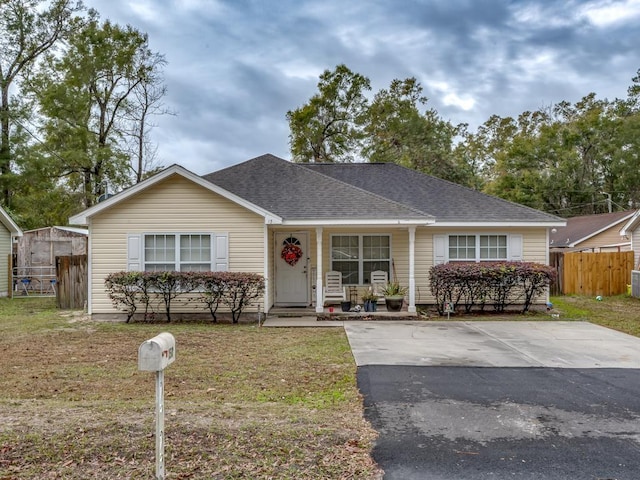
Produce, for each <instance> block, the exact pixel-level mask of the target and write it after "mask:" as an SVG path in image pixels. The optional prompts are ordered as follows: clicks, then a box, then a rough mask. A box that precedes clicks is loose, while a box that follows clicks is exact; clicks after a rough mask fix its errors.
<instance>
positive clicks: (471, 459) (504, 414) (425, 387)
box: [345, 322, 640, 480]
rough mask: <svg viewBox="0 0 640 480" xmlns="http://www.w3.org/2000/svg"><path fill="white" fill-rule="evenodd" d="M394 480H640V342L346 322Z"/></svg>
mask: <svg viewBox="0 0 640 480" xmlns="http://www.w3.org/2000/svg"><path fill="white" fill-rule="evenodd" d="M345 330H346V332H347V335H348V338H349V342H350V344H351V346H352V350H353V354H354V357H355V359H356V362H357V364H358V386H359V388H360V391H361V392H362V394H363V396H364V403H365V415H366V416H367V418H368V419H369V421H370V422H371V423H372V425H373V426H374V428H376V430H377V431H378V432H379V434H380V436H379V438H378V440H377V443H376V446H375V448H374V451H373V456H374V459H375V460H376V461H377V462H378V463H379V464H380V466H381V467H382V468H383V469H384V470H385V476H384V478H385V480H394V479H402V480H411V479H429V480H439V479H448V480H454V479H455V480H472V479H473V480H477V479H507V478H509V479H512V478H518V479H531V480H533V479H536V480H569V479H572V480H573V479H578V478H579V479H591V480H613V479H615V480H636V479H638V478H640V339H638V338H635V337H631V336H628V335H624V334H621V333H618V332H614V331H612V330H609V329H605V328H602V327H598V326H595V325H591V324H589V323H586V322H433V323H425V322H357V323H356V322H346V323H345Z"/></svg>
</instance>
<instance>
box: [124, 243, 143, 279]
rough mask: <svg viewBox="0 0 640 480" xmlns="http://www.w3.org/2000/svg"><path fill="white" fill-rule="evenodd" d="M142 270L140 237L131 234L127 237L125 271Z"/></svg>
mask: <svg viewBox="0 0 640 480" xmlns="http://www.w3.org/2000/svg"><path fill="white" fill-rule="evenodd" d="M141 270H142V235H140V234H139V233H135V234H133V233H131V234H129V235H128V237H127V271H128V272H139V271H141Z"/></svg>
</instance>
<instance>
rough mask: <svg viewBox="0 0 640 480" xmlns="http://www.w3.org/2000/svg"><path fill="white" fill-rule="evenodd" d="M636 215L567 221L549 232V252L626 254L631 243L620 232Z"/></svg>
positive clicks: (615, 213) (622, 214) (612, 214)
mask: <svg viewBox="0 0 640 480" xmlns="http://www.w3.org/2000/svg"><path fill="white" fill-rule="evenodd" d="M634 212H635V211H633V210H632V211H626V212H613V213H599V214H595V215H582V216H579V217H571V218H567V225H566V226H564V227H556V228H553V229H551V234H550V235H549V248H550V249H551V251H552V252H554V251H555V252H625V251H629V250H631V241H630V239H629V238H626V237H625V236H624V234H622V233H621V231H620V230H621V228H622V227H623V226H624V224H625V223H626V222H627V221H628V220H629V219H630V218H631V217H632V216H633V214H634Z"/></svg>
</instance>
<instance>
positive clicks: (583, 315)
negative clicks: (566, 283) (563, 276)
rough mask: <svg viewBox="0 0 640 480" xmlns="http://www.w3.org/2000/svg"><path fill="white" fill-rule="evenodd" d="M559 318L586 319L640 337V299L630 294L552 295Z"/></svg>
mask: <svg viewBox="0 0 640 480" xmlns="http://www.w3.org/2000/svg"><path fill="white" fill-rule="evenodd" d="M551 302H552V303H553V306H554V310H557V311H558V312H559V318H558V320H585V321H589V322H591V323H595V324H598V325H602V326H603V327H608V328H612V329H614V330H618V331H620V332H624V333H628V334H629V335H634V336H636V337H640V299H638V298H633V297H630V296H628V295H616V296H613V297H603V298H602V300H600V301H599V300H596V298H595V297H581V296H574V295H570V296H563V297H552V298H551Z"/></svg>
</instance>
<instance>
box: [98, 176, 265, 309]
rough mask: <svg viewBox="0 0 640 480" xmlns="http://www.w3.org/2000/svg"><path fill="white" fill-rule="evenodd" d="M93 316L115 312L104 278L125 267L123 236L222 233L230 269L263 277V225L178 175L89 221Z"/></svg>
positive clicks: (252, 214) (258, 219) (229, 202)
mask: <svg viewBox="0 0 640 480" xmlns="http://www.w3.org/2000/svg"><path fill="white" fill-rule="evenodd" d="M90 228H91V237H90V238H91V248H90V251H91V262H92V271H91V294H92V301H91V303H92V313H116V311H115V310H114V309H113V306H112V305H111V302H110V301H109V299H108V298H107V296H106V292H105V290H104V279H105V277H106V276H107V275H108V274H109V273H111V272H116V271H122V270H126V268H127V235H128V234H135V233H226V234H228V236H229V237H228V240H229V270H230V271H234V272H253V273H259V274H261V275H262V274H264V271H263V270H264V260H263V259H264V234H263V231H264V228H265V226H264V220H263V218H262V217H261V216H259V215H256V214H255V213H252V212H250V211H249V210H247V209H245V208H244V207H241V206H240V205H238V204H236V203H234V202H231V201H229V200H227V199H225V198H224V197H222V196H220V195H217V194H215V193H213V192H211V191H209V190H207V189H205V188H204V187H201V186H199V185H197V184H194V183H192V182H190V181H189V180H187V179H185V178H184V177H181V176H179V175H173V176H171V177H168V178H167V179H166V180H164V181H163V182H160V183H158V184H156V185H153V186H151V187H149V188H147V189H145V190H143V191H142V192H140V193H139V194H138V195H135V196H134V197H131V198H129V199H127V200H125V201H123V202H121V203H119V204H116V205H114V206H113V207H112V208H109V209H107V210H106V211H104V212H102V213H100V214H99V215H96V217H94V218H92V219H91V225H90Z"/></svg>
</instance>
